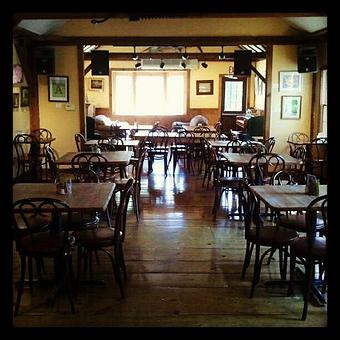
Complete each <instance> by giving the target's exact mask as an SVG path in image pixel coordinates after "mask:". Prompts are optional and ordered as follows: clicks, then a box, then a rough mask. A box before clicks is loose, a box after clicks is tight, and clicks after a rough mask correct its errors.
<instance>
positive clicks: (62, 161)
mask: <svg viewBox="0 0 340 340" xmlns="http://www.w3.org/2000/svg"><path fill="white" fill-rule="evenodd" d="M81 153H82V152H67V153H66V154H65V155H63V156H62V157H60V158H59V159H57V160H56V164H57V165H71V161H72V158H73V157H74V156H75V155H78V154H81ZM132 154H133V152H132V151H103V152H101V155H103V156H104V157H105V158H106V159H107V163H108V164H110V165H112V166H124V165H125V166H126V165H128V164H129V162H130V159H131V157H132Z"/></svg>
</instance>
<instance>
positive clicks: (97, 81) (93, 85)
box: [89, 78, 104, 91]
mask: <svg viewBox="0 0 340 340" xmlns="http://www.w3.org/2000/svg"><path fill="white" fill-rule="evenodd" d="M89 90H91V91H104V78H90V79H89Z"/></svg>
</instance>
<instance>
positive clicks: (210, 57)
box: [84, 52, 266, 61]
mask: <svg viewBox="0 0 340 340" xmlns="http://www.w3.org/2000/svg"><path fill="white" fill-rule="evenodd" d="M137 54H138V57H139V59H147V58H153V59H161V58H163V59H180V58H181V56H182V53H149V52H147V53H137ZM188 55H189V58H190V59H198V60H203V61H229V60H234V53H233V52H230V53H224V55H225V59H223V60H219V59H218V55H219V52H216V53H188ZM131 56H132V53H110V54H109V59H110V60H131ZM265 58H266V53H265V52H262V53H253V56H252V60H254V61H257V60H261V59H265ZM84 60H91V53H84Z"/></svg>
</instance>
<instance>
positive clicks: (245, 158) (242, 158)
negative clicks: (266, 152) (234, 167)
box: [221, 152, 301, 165]
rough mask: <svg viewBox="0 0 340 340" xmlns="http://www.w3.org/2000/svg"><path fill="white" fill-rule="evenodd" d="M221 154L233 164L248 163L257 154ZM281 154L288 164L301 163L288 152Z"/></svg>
mask: <svg viewBox="0 0 340 340" xmlns="http://www.w3.org/2000/svg"><path fill="white" fill-rule="evenodd" d="M221 155H222V156H223V157H225V158H226V159H227V160H228V161H229V162H230V163H232V164H240V165H247V164H248V163H249V161H250V159H251V158H252V157H253V156H254V155H255V153H236V152H235V153H232V152H222V153H221ZM278 155H279V156H281V157H282V158H283V159H284V161H285V164H286V165H299V164H301V160H300V159H297V158H294V157H292V156H290V155H286V154H278Z"/></svg>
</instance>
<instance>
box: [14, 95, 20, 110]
mask: <svg viewBox="0 0 340 340" xmlns="http://www.w3.org/2000/svg"><path fill="white" fill-rule="evenodd" d="M13 107H14V108H18V107H19V93H13Z"/></svg>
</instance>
